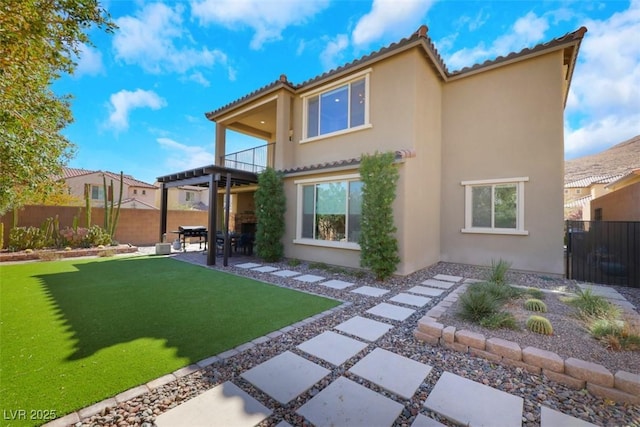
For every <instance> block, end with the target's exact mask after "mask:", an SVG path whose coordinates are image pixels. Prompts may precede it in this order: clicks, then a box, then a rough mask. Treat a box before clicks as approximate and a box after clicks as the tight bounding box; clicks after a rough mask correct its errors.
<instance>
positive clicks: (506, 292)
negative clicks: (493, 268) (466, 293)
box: [470, 282, 521, 303]
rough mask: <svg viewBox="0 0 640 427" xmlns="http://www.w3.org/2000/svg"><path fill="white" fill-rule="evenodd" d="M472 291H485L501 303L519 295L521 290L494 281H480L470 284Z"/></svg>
mask: <svg viewBox="0 0 640 427" xmlns="http://www.w3.org/2000/svg"><path fill="white" fill-rule="evenodd" d="M470 289H471V290H472V291H474V292H486V293H488V294H490V295H491V296H493V297H494V298H495V299H496V300H498V301H499V302H501V303H503V302H506V301H508V300H510V299H511V298H515V297H517V296H519V295H520V293H521V291H520V290H519V289H517V288H514V287H513V286H508V285H500V284H498V283H496V282H480V283H474V284H473V285H471V287H470Z"/></svg>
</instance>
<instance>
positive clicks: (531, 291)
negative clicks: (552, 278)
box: [524, 288, 545, 300]
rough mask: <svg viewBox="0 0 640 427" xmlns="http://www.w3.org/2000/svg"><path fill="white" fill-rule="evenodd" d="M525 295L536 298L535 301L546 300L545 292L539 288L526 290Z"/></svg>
mask: <svg viewBox="0 0 640 427" xmlns="http://www.w3.org/2000/svg"><path fill="white" fill-rule="evenodd" d="M524 293H525V295H529V296H530V297H531V298H535V299H540V300H542V299H544V297H545V295H544V292H542V291H541V290H540V289H538V288H526V289H525V290H524Z"/></svg>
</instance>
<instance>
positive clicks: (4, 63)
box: [0, 0, 115, 214]
mask: <svg viewBox="0 0 640 427" xmlns="http://www.w3.org/2000/svg"><path fill="white" fill-rule="evenodd" d="M92 26H98V27H100V28H103V29H105V30H106V31H107V32H112V31H113V30H114V28H115V24H113V22H112V21H111V19H110V17H109V15H108V13H107V12H106V10H105V9H103V8H102V7H101V5H100V4H99V2H98V0H2V1H1V2H0V214H3V213H4V212H6V211H7V210H8V209H9V208H12V207H18V206H20V205H22V204H24V203H25V202H28V201H34V200H37V199H38V198H40V199H43V198H44V197H46V195H47V194H49V193H51V192H53V191H54V190H55V188H56V177H57V176H60V172H61V169H62V166H64V165H65V164H66V162H67V161H68V160H69V159H70V158H71V157H72V156H73V154H74V151H75V147H74V145H73V144H72V143H71V142H70V141H68V140H67V139H66V138H65V137H64V136H63V135H62V134H61V133H60V132H61V131H62V129H63V128H64V127H65V126H66V125H68V124H69V123H71V121H72V120H73V117H72V114H71V109H70V104H69V101H70V96H69V95H62V96H58V95H56V94H54V93H53V91H52V90H51V84H52V82H53V81H54V80H55V79H57V78H59V77H60V76H61V75H62V74H63V73H67V74H73V72H74V70H75V68H76V63H75V62H74V58H78V57H79V56H80V50H81V48H82V45H83V44H89V45H90V44H91V42H90V40H89V37H88V35H87V34H86V31H87V30H88V29H90V28H91V27H92Z"/></svg>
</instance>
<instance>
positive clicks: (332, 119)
mask: <svg viewBox="0 0 640 427" xmlns="http://www.w3.org/2000/svg"><path fill="white" fill-rule="evenodd" d="M368 88H369V74H368V73H365V74H362V73H361V74H359V75H358V76H357V77H356V78H355V79H352V80H343V81H341V82H340V83H338V85H337V86H332V87H331V88H329V89H326V90H324V91H316V92H313V93H311V94H310V95H306V96H305V99H304V108H305V113H304V116H305V129H304V131H305V132H304V139H312V138H316V137H320V136H324V135H330V134H335V133H338V132H344V131H348V130H351V129H357V128H361V127H364V126H365V125H368V124H369V96H368V95H369V94H368V92H369V89H368Z"/></svg>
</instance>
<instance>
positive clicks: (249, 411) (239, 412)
mask: <svg viewBox="0 0 640 427" xmlns="http://www.w3.org/2000/svg"><path fill="white" fill-rule="evenodd" d="M269 415H271V410H270V409H269V408H267V407H265V406H264V405H262V404H261V403H260V402H258V401H257V400H256V399H254V398H253V397H251V396H249V395H248V394H247V393H246V392H244V391H243V390H242V389H241V388H239V387H238V386H236V385H235V384H233V383H232V382H230V381H227V382H225V383H222V384H220V385H219V386H216V387H214V388H212V389H211V390H209V391H206V392H204V393H202V394H201V395H199V396H197V397H194V398H193V399H191V400H188V401H186V402H185V403H183V404H181V405H179V406H176V407H175V408H173V409H170V410H169V411H167V412H165V413H164V414H161V415H159V416H158V418H156V425H157V426H158V427H174V426H175V427H180V426H185V425H189V426H229V427H231V426H237V427H244V426H246V427H250V426H254V425H256V424H258V423H261V422H262V421H264V420H265V419H266V418H267V417H269Z"/></svg>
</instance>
